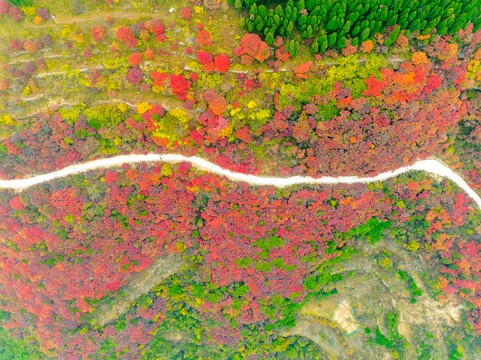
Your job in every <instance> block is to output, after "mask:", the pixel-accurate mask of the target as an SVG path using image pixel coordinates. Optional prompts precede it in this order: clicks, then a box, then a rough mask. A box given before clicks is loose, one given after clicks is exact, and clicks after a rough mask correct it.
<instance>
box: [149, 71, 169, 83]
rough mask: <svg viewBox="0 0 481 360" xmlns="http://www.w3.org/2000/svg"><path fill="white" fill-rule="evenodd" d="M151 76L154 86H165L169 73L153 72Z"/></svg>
mask: <svg viewBox="0 0 481 360" xmlns="http://www.w3.org/2000/svg"><path fill="white" fill-rule="evenodd" d="M150 76H151V77H152V79H153V80H154V86H164V80H165V79H166V78H167V76H168V75H167V73H159V72H158V71H152V72H151V73H150Z"/></svg>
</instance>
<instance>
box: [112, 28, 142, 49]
mask: <svg viewBox="0 0 481 360" xmlns="http://www.w3.org/2000/svg"><path fill="white" fill-rule="evenodd" d="M115 36H116V37H117V39H118V40H120V41H122V42H123V43H124V44H125V46H127V47H136V46H137V44H138V40H137V39H136V38H135V37H134V36H133V34H132V30H130V28H129V27H127V26H121V27H119V28H118V30H117V32H116V34H115Z"/></svg>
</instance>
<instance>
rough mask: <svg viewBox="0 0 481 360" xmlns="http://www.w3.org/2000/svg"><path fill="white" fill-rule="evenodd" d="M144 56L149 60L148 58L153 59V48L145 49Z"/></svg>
mask: <svg viewBox="0 0 481 360" xmlns="http://www.w3.org/2000/svg"><path fill="white" fill-rule="evenodd" d="M144 56H145V58H146V59H149V60H150V59H153V58H154V56H155V54H154V51H153V50H151V49H146V50H145V53H144Z"/></svg>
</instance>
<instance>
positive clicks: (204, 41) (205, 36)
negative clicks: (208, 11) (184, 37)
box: [195, 30, 212, 47]
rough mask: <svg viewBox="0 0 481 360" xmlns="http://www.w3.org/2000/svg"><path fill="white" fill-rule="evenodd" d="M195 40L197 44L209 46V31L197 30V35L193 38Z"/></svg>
mask: <svg viewBox="0 0 481 360" xmlns="http://www.w3.org/2000/svg"><path fill="white" fill-rule="evenodd" d="M195 42H196V43H197V44H198V45H202V46H207V47H208V46H211V45H212V38H211V36H210V33H209V32H207V31H205V30H199V31H198V32H197V37H196V38H195Z"/></svg>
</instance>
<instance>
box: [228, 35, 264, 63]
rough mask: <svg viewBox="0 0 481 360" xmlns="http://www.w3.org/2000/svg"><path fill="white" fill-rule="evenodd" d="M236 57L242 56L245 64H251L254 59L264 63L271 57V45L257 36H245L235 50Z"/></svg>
mask: <svg viewBox="0 0 481 360" xmlns="http://www.w3.org/2000/svg"><path fill="white" fill-rule="evenodd" d="M234 55H237V56H240V57H241V61H242V62H243V63H244V64H247V65H248V64H250V63H251V62H252V58H254V59H256V60H257V61H259V62H263V61H264V60H265V59H267V58H268V57H269V56H270V49H269V45H267V43H265V42H264V41H262V40H261V38H260V37H259V35H257V34H245V35H244V37H243V38H242V39H241V42H240V45H239V46H238V47H237V48H236V49H234Z"/></svg>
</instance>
